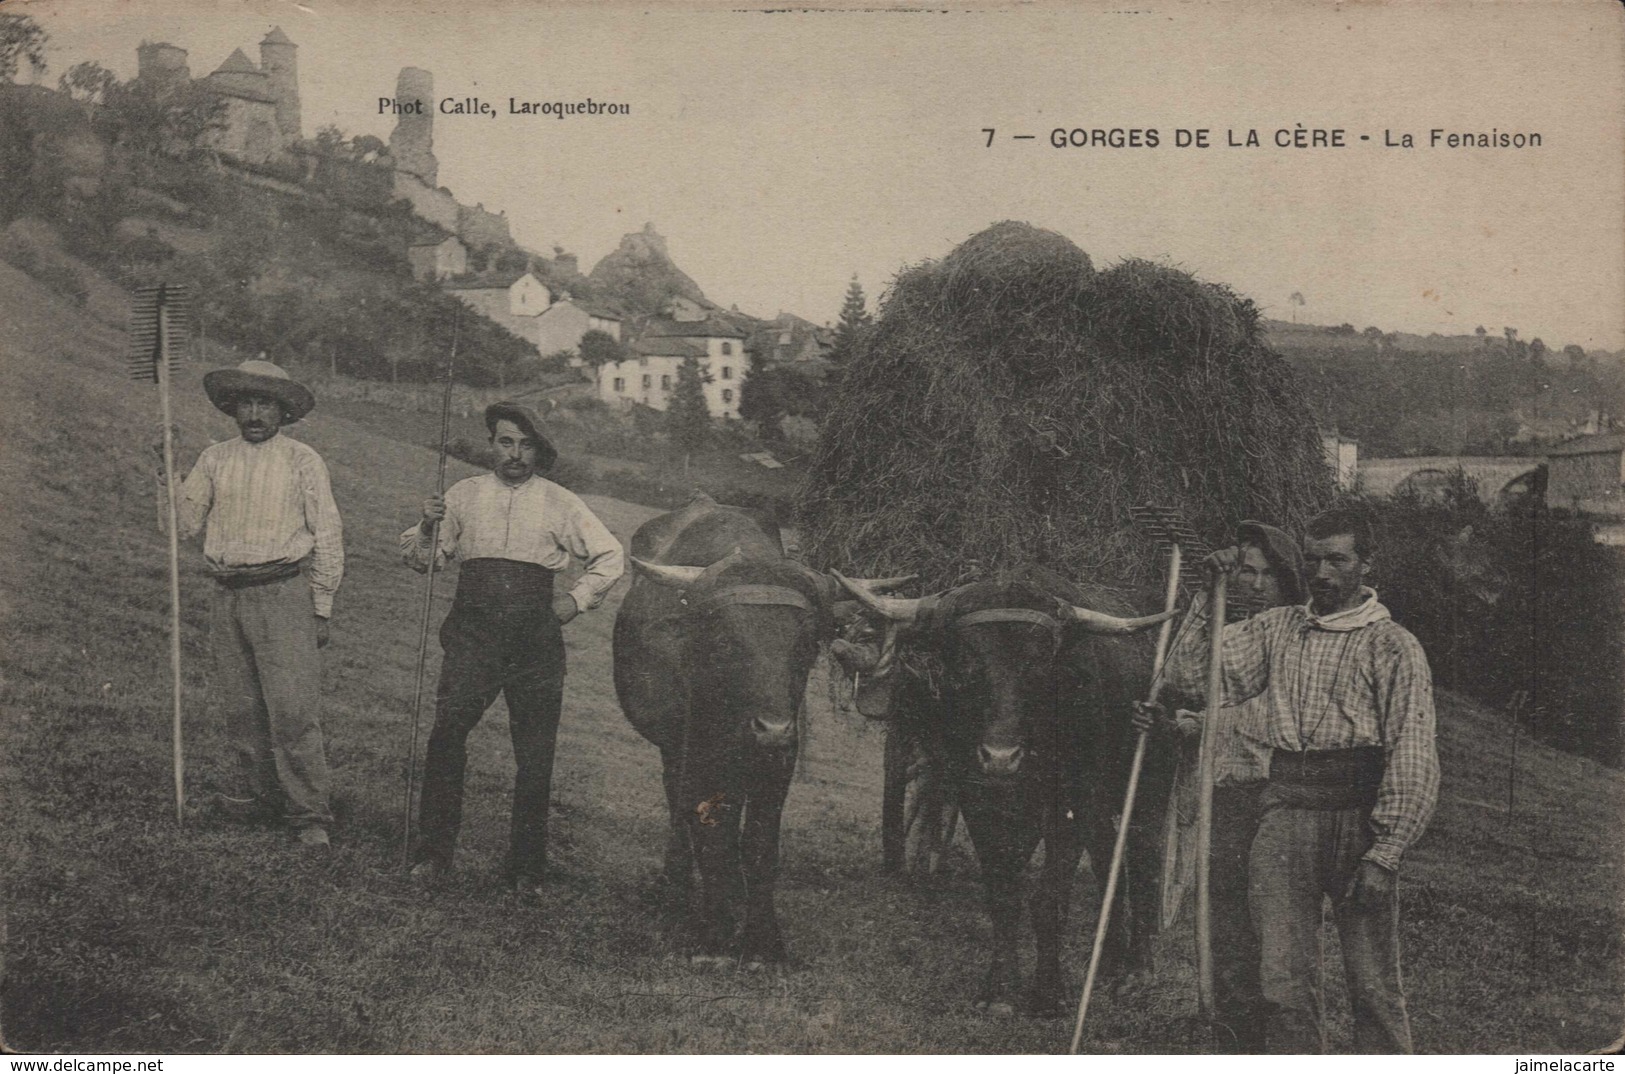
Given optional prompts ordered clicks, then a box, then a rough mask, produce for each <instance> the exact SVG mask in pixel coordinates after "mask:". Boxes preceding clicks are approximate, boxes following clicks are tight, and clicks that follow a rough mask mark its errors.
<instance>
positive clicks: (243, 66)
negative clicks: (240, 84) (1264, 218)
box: [214, 48, 264, 75]
mask: <svg viewBox="0 0 1625 1074" xmlns="http://www.w3.org/2000/svg"><path fill="white" fill-rule="evenodd" d="M214 73H215V74H217V75H222V74H250V75H258V74H263V73H264V72H263V71H261V70H260V69H259V68H258V67H255V66H254V61H253V60H251V59H249V58H248V56H247V55H246V54H245V53H244V52H243V50H242V49H240V48H235V49H232V50H231V55H230V56H227V57H226V62H225V63H222V64H221V65H220V66H219V67H216V68H215V69H214Z"/></svg>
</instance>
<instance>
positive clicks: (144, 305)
mask: <svg viewBox="0 0 1625 1074" xmlns="http://www.w3.org/2000/svg"><path fill="white" fill-rule="evenodd" d="M129 334H130V351H129V355H128V358H127V362H126V368H127V370H128V372H129V374H130V378H131V379H132V380H144V381H148V382H150V383H153V384H156V385H158V415H159V423H160V424H161V425H162V426H163V430H164V488H165V490H166V492H167V496H166V501H167V504H168V515H167V517H168V520H169V525H168V527H167V528H168V530H169V671H170V677H171V679H172V683H171V688H172V694H173V697H174V716H173V720H172V723H171V739H172V746H173V753H174V761H175V823H176V824H180V823H183V820H184V815H183V812H182V809H183V806H184V805H185V802H186V776H185V771H186V769H185V762H184V754H183V750H182V748H181V576H180V534H179V529H178V525H177V518H176V516H177V514H178V512H177V511H176V506H175V495H176V493H175V439H174V430H173V429H172V428H171V423H170V412H169V382H170V377H171V376H172V375H173V374H174V372H175V366H176V365H177V364H178V361H179V358H178V355H179V354H180V353H182V352H183V351H184V350H185V348H186V340H187V338H188V311H187V293H186V287H185V285H184V284H178V283H161V284H157V285H156V286H153V287H142V288H139V289H138V290H137V291H136V293H135V302H134V304H133V305H132V306H131V308H130V333H129Z"/></svg>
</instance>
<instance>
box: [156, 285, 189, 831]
mask: <svg viewBox="0 0 1625 1074" xmlns="http://www.w3.org/2000/svg"><path fill="white" fill-rule="evenodd" d="M158 414H159V418H160V420H161V421H162V422H163V426H164V488H165V489H166V490H167V494H168V495H167V501H168V510H169V674H170V687H171V693H172V695H173V698H174V715H173V718H172V720H171V723H170V740H171V750H172V752H173V754H174V762H175V823H176V824H182V823H184V822H185V813H184V809H183V807H184V806H185V803H186V775H185V773H186V762H185V758H184V751H183V750H182V748H181V562H180V560H181V555H180V533H179V527H178V515H179V511H177V509H176V506H175V439H174V434H173V431H172V430H171V428H170V412H169V309H168V306H167V304H166V302H165V296H164V295H163V293H162V292H160V293H159V297H158Z"/></svg>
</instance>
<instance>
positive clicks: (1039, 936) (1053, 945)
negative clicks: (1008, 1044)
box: [1028, 810, 1083, 1017]
mask: <svg viewBox="0 0 1625 1074" xmlns="http://www.w3.org/2000/svg"><path fill="white" fill-rule="evenodd" d="M1082 856H1083V839H1082V832H1081V830H1080V822H1079V821H1078V820H1077V819H1076V817H1075V816H1074V813H1073V811H1072V810H1063V811H1051V815H1050V816H1047V817H1046V818H1045V822H1044V871H1043V874H1042V876H1041V878H1040V879H1039V882H1038V890H1037V891H1036V892H1034V893H1033V898H1032V903H1031V909H1032V917H1033V934H1034V937H1035V939H1036V941H1037V948H1038V961H1037V964H1036V966H1035V967H1034V970H1033V985H1032V990H1031V992H1030V993H1029V994H1028V1002H1029V1009H1030V1010H1031V1011H1032V1013H1033V1014H1036V1015H1040V1016H1042V1017H1052V1016H1054V1015H1057V1014H1060V1013H1062V1012H1063V1011H1064V1010H1065V1009H1066V996H1065V994H1064V992H1063V989H1062V983H1061V944H1062V941H1063V939H1064V937H1065V936H1066V925H1067V916H1068V915H1067V910H1068V904H1069V903H1070V902H1071V896H1072V874H1073V873H1075V872H1076V871H1077V868H1078V859H1079V858H1080V857H1082Z"/></svg>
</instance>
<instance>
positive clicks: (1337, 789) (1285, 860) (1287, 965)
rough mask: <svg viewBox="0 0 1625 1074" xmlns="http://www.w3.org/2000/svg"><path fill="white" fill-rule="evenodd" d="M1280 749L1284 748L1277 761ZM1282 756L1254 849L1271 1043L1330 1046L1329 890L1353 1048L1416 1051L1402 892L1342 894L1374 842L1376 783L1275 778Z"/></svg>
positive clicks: (1276, 1047) (1278, 1047) (1306, 1049)
mask: <svg viewBox="0 0 1625 1074" xmlns="http://www.w3.org/2000/svg"><path fill="white" fill-rule="evenodd" d="M1341 752H1350V753H1352V752H1354V751H1341ZM1280 755H1281V751H1279V750H1277V751H1276V757H1277V759H1279V758H1280ZM1278 764H1279V761H1277V762H1276V763H1275V764H1272V767H1271V775H1270V783H1269V786H1268V788H1267V789H1266V790H1265V792H1264V802H1263V817H1262V819H1261V820H1260V821H1259V826H1258V836H1257V838H1256V839H1255V840H1254V841H1253V853H1252V889H1251V890H1252V900H1253V909H1254V912H1255V914H1256V915H1257V922H1258V930H1259V938H1260V941H1261V948H1262V960H1261V971H1262V973H1261V976H1262V986H1263V993H1264V1000H1265V1002H1266V1004H1267V1005H1268V1009H1269V1026H1268V1031H1267V1032H1268V1045H1269V1050H1270V1051H1271V1052H1273V1053H1285V1054H1289V1055H1304V1054H1311V1053H1323V1052H1325V1051H1326V1044H1327V1041H1326V1014H1325V1004H1324V1000H1323V997H1322V968H1321V914H1322V912H1323V911H1322V907H1323V904H1324V902H1325V900H1326V899H1328V898H1330V899H1331V901H1332V914H1333V919H1334V920H1335V921H1336V924H1337V934H1338V939H1339V940H1340V941H1341V944H1342V948H1343V969H1344V972H1345V974H1346V976H1347V979H1348V992H1349V1006H1350V1007H1351V1008H1352V1011H1353V1014H1354V1050H1355V1051H1357V1052H1369V1053H1380V1054H1394V1053H1406V1054H1408V1053H1409V1052H1410V1051H1411V1050H1412V1048H1411V1028H1410V1020H1409V1018H1408V1016H1407V1014H1406V1011H1405V992H1404V988H1403V987H1402V985H1401V982H1400V975H1399V899H1398V895H1397V893H1396V894H1395V896H1394V897H1393V898H1392V899H1391V900H1390V901H1389V902H1388V904H1387V905H1386V906H1384V907H1382V908H1381V909H1379V910H1377V911H1375V912H1366V911H1361V910H1356V909H1355V908H1354V907H1353V906H1351V905H1350V904H1349V903H1347V902H1346V901H1345V900H1344V898H1343V893H1344V892H1345V891H1346V890H1347V889H1348V886H1349V882H1350V881H1351V880H1353V878H1354V875H1355V873H1356V872H1357V871H1358V869H1359V867H1360V859H1361V857H1362V856H1363V855H1364V854H1365V852H1366V851H1367V850H1369V849H1371V841H1372V835H1371V824H1370V818H1371V807H1372V805H1373V804H1374V802H1375V800H1376V786H1375V785H1374V784H1371V785H1369V786H1366V787H1349V786H1314V785H1306V784H1302V783H1294V782H1286V781H1282V780H1279V779H1277V777H1276V773H1275V768H1276V767H1277V766H1278Z"/></svg>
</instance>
